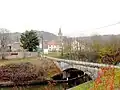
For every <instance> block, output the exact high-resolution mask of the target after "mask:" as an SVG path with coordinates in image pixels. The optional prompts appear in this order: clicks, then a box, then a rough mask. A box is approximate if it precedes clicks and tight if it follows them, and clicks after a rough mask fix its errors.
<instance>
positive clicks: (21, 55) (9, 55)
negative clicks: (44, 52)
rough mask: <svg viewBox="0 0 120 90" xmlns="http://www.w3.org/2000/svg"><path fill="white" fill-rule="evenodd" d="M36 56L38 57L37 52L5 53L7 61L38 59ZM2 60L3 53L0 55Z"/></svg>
mask: <svg viewBox="0 0 120 90" xmlns="http://www.w3.org/2000/svg"><path fill="white" fill-rule="evenodd" d="M36 56H38V53H37V52H5V58H6V59H13V58H25V57H36ZM1 58H2V53H0V59H1Z"/></svg>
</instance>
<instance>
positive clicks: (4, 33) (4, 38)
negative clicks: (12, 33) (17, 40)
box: [0, 28, 10, 60]
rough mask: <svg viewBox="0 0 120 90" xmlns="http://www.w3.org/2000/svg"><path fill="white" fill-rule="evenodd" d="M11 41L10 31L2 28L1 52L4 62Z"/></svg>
mask: <svg viewBox="0 0 120 90" xmlns="http://www.w3.org/2000/svg"><path fill="white" fill-rule="evenodd" d="M9 41H10V38H9V31H8V30H7V29H5V28H0V51H1V56H2V59H3V60H4V59H5V52H6V50H7V44H8V43H9Z"/></svg>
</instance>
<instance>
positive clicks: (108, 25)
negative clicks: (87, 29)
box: [95, 22, 120, 29]
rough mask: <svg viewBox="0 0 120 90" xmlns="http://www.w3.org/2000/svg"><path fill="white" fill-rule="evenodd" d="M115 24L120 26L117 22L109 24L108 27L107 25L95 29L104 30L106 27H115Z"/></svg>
mask: <svg viewBox="0 0 120 90" xmlns="http://www.w3.org/2000/svg"><path fill="white" fill-rule="evenodd" d="M117 24H120V22H117V23H115V24H110V25H107V26H103V27H99V28H95V29H101V28H106V27H110V26H115V25H117Z"/></svg>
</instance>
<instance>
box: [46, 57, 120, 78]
mask: <svg viewBox="0 0 120 90" xmlns="http://www.w3.org/2000/svg"><path fill="white" fill-rule="evenodd" d="M46 58H47V59H50V60H53V61H54V63H55V64H56V65H57V66H58V67H59V68H60V69H61V71H64V70H67V69H70V68H73V69H78V70H81V71H83V72H84V73H85V74H88V75H89V76H90V77H91V78H92V79H93V80H94V79H96V78H97V76H98V71H99V70H100V69H101V68H102V67H114V68H120V67H119V66H114V65H107V64H98V63H91V62H83V61H75V60H67V59H58V58H53V57H46Z"/></svg>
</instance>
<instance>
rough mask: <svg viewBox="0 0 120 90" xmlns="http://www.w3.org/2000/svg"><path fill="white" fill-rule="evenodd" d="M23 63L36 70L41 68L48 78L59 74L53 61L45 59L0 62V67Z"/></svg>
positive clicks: (35, 58)
mask: <svg viewBox="0 0 120 90" xmlns="http://www.w3.org/2000/svg"><path fill="white" fill-rule="evenodd" d="M24 62H30V63H32V64H34V65H36V67H37V69H38V70H39V69H40V68H41V67H42V68H44V70H45V71H46V72H47V76H48V78H50V77H51V76H53V75H55V74H57V73H60V72H61V71H60V69H59V68H58V67H57V66H56V65H55V64H54V62H53V61H51V60H48V59H46V58H40V57H33V58H24V59H10V60H0V66H2V65H7V64H13V63H24Z"/></svg>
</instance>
